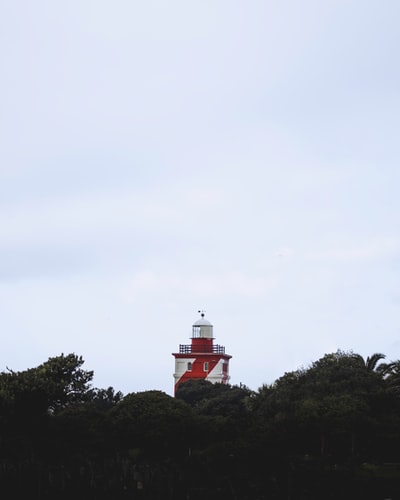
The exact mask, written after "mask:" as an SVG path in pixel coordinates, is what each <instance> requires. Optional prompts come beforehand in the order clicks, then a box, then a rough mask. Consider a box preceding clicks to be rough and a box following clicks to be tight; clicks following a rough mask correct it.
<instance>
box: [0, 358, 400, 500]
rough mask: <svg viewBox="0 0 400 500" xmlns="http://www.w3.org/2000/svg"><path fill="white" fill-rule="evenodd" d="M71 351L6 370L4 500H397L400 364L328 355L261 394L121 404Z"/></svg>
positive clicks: (150, 395)
mask: <svg viewBox="0 0 400 500" xmlns="http://www.w3.org/2000/svg"><path fill="white" fill-rule="evenodd" d="M83 363H84V362H83V359H82V357H79V356H77V355H75V354H69V355H66V356H65V355H61V356H58V357H54V358H50V359H49V360H48V361H46V362H45V363H43V364H41V365H40V366H38V367H36V368H32V369H28V370H25V371H21V372H14V371H12V370H9V369H7V370H6V371H5V372H2V373H0V495H1V497H2V498H7V499H14V498H15V499H17V498H18V499H19V498H29V499H31V500H36V499H37V500H39V499H40V500H47V499H50V498H51V499H54V498H57V500H64V499H67V498H68V499H74V500H79V499H82V500H83V499H84V500H91V499H93V500H96V499H99V500H100V499H101V500H102V499H107V500H109V499H113V500H119V499H125V498H130V499H148V500H161V499H162V500H202V499H221V500H225V499H226V500H228V499H233V500H261V499H270V500H275V499H276V500H314V499H315V500H317V499H318V500H320V499H322V498H323V499H340V500H346V499H361V498H362V499H366V500H375V499H376V500H383V499H393V500H394V499H395V498H400V361H395V362H390V363H385V360H384V356H383V355H382V354H374V355H372V356H370V357H368V358H367V359H363V357H361V356H360V355H358V354H355V353H352V352H341V351H338V352H336V353H333V354H327V355H325V356H324V357H323V358H321V359H319V360H318V361H316V362H314V363H312V364H311V365H310V366H309V367H306V368H302V369H299V370H297V371H294V372H290V373H285V374H284V375H283V376H282V377H280V378H279V379H278V380H276V381H275V382H274V383H273V384H272V385H265V386H263V387H261V388H260V389H259V390H258V391H252V390H250V389H249V388H248V387H246V386H243V385H240V386H229V385H222V384H215V385H212V384H210V383H208V382H206V381H203V380H201V381H188V382H186V383H185V384H182V385H181V386H180V387H179V389H178V391H177V394H176V397H175V398H173V397H170V396H168V395H167V394H165V393H163V392H161V391H146V392H139V393H131V394H127V395H126V396H123V395H122V394H121V393H120V392H117V391H115V390H114V389H113V388H111V387H109V388H108V389H97V388H93V387H92V385H91V382H92V379H93V372H92V371H87V370H84V369H83V368H82V366H83Z"/></svg>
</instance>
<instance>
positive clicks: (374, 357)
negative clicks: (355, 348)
mask: <svg viewBox="0 0 400 500" xmlns="http://www.w3.org/2000/svg"><path fill="white" fill-rule="evenodd" d="M353 358H354V359H356V360H358V361H359V362H360V363H361V364H362V365H363V366H364V367H365V368H366V369H367V370H368V371H369V372H374V371H379V372H380V371H381V370H380V367H381V366H382V365H379V366H378V363H379V361H381V360H382V359H385V358H386V356H385V355H384V354H382V353H381V352H375V353H374V354H371V356H367V358H366V359H365V360H364V358H363V357H362V356H361V354H353Z"/></svg>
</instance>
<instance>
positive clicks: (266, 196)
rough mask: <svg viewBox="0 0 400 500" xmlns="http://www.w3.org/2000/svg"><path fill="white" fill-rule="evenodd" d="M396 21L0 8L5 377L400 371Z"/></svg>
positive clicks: (162, 379) (337, 15)
mask: <svg viewBox="0 0 400 500" xmlns="http://www.w3.org/2000/svg"><path fill="white" fill-rule="evenodd" d="M399 17H400V3H399V2H398V0H383V1H382V0H380V1H378V0H376V1H372V0H324V1H321V0H303V1H298V0H286V1H285V0H283V1H282V0H279V1H278V0H274V1H272V0H263V1H261V0H250V1H244V0H241V1H237V0H226V1H221V0H201V1H191V0H182V1H176V0H169V1H162V0H145V1H140V2H139V1H135V0H113V1H112V2H111V1H105V0H79V1H78V0H76V1H75V0H68V1H63V0H60V1H54V0H47V1H46V0H37V1H35V2H32V1H29V0H0V60H1V65H0V67H1V78H0V96H1V107H0V134H1V148H0V331H1V340H2V342H1V350H0V352H1V354H0V370H5V369H6V366H7V367H9V368H12V369H14V370H24V369H26V368H31V367H34V366H37V365H38V364H40V363H42V362H44V361H46V360H47V359H48V358H49V357H50V356H56V355H59V354H61V353H65V354H67V353H70V352H75V353H77V354H79V355H82V356H83V358H84V359H85V365H84V366H85V367H86V368H87V369H90V370H94V371H95V379H94V385H95V386H97V387H108V386H109V385H112V386H113V387H114V388H115V389H117V390H121V391H122V392H124V393H125V394H126V393H129V392H136V391H143V390H149V389H160V390H163V391H165V392H167V393H169V394H172V393H173V376H172V374H173V372H174V358H173V357H172V356H171V353H172V352H176V351H177V350H178V346H179V344H180V343H183V344H184V343H189V337H190V335H191V325H192V323H193V322H194V321H196V320H197V319H198V314H197V310H198V309H205V310H206V317H207V318H208V319H209V320H210V321H211V322H212V323H213V325H214V333H215V336H216V342H217V343H219V344H222V345H225V346H226V350H227V353H229V354H231V355H232V356H233V357H232V360H231V363H230V372H231V383H233V384H239V383H240V382H241V383H244V384H246V385H248V386H249V387H250V388H252V389H257V388H259V387H260V386H261V385H262V384H264V383H272V382H273V381H274V380H275V379H276V378H278V377H279V376H281V375H282V374H283V373H284V372H285V371H291V370H295V369H297V368H299V367H301V366H306V365H308V364H309V363H310V362H312V361H314V360H316V359H318V358H320V357H321V356H323V355H324V354H325V353H328V352H334V351H336V350H337V349H343V350H353V351H355V352H357V353H360V354H362V355H364V356H367V355H369V354H371V353H373V352H383V353H384V354H386V355H387V358H388V360H392V359H398V358H400V318H399V312H400V311H399V309H400V279H399V274H400V273H399V272H400V232H399V228H400V194H399V193H400V167H399V165H400V152H399V137H400V118H399V117H400V64H399V54H400V30H399Z"/></svg>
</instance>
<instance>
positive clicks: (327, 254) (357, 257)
mask: <svg viewBox="0 0 400 500" xmlns="http://www.w3.org/2000/svg"><path fill="white" fill-rule="evenodd" d="M399 253H400V240H398V239H395V238H387V239H382V240H378V241H375V242H370V243H365V244H363V245H353V246H350V247H347V248H346V247H342V248H332V249H330V250H317V251H310V252H307V253H306V254H305V257H306V259H310V260H319V261H335V262H368V261H373V260H378V259H381V258H384V257H391V256H395V255H396V254H399Z"/></svg>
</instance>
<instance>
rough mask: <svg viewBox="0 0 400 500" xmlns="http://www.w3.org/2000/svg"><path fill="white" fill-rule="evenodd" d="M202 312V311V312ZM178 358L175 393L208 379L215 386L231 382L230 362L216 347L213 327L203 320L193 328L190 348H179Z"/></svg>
mask: <svg viewBox="0 0 400 500" xmlns="http://www.w3.org/2000/svg"><path fill="white" fill-rule="evenodd" d="M199 312H200V311H199ZM172 355H173V356H174V357H175V373H174V378H175V393H176V389H177V388H178V386H179V385H180V384H182V383H183V382H186V381H187V380H193V379H205V380H209V381H210V382H212V383H216V382H220V383H222V384H227V383H228V381H229V360H230V359H231V357H232V356H229V355H228V354H225V347H224V346H222V345H218V344H214V337H213V325H212V324H211V323H210V322H209V321H208V320H207V319H205V317H204V313H203V312H201V318H200V319H199V320H197V321H196V322H195V323H194V324H193V327H192V337H191V344H180V345H179V352H175V353H172Z"/></svg>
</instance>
